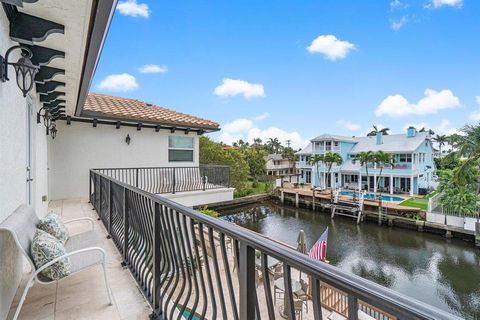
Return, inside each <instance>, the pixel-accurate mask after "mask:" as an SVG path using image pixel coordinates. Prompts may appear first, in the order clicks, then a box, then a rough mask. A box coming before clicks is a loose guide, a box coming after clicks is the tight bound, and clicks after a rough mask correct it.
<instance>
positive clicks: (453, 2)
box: [425, 0, 463, 9]
mask: <svg viewBox="0 0 480 320" xmlns="http://www.w3.org/2000/svg"><path fill="white" fill-rule="evenodd" d="M462 5H463V0H430V1H429V2H428V3H427V4H426V5H425V8H429V9H438V8H441V7H457V8H461V7H462Z"/></svg>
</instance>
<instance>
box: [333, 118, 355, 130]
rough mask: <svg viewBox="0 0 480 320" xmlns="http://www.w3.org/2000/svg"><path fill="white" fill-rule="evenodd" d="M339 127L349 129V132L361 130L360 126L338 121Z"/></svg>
mask: <svg viewBox="0 0 480 320" xmlns="http://www.w3.org/2000/svg"><path fill="white" fill-rule="evenodd" d="M337 125H338V126H340V127H342V128H344V129H347V130H348V131H357V130H359V129H360V125H359V124H357V123H353V122H350V121H346V120H338V121H337Z"/></svg>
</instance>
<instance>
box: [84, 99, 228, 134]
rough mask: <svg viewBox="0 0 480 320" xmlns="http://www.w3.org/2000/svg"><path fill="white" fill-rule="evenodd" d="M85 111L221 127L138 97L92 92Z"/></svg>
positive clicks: (139, 119) (133, 118)
mask: <svg viewBox="0 0 480 320" xmlns="http://www.w3.org/2000/svg"><path fill="white" fill-rule="evenodd" d="M83 111H84V112H85V113H86V114H87V115H88V116H92V113H95V115H96V114H99V117H101V116H103V117H105V118H115V119H125V120H130V121H146V122H150V123H158V124H160V125H172V126H182V127H193V128H203V129H207V130H208V129H210V130H216V129H219V127H220V126H219V124H218V123H216V122H214V121H210V120H206V119H202V118H199V117H195V116H192V115H188V114H185V113H180V112H177V111H173V110H170V109H167V108H163V107H159V106H156V105H153V104H149V103H146V102H143V101H139V100H136V99H128V98H121V97H114V96H109V95H105V94H99V93H92V92H90V93H89V94H88V97H87V101H86V102H85V106H84V107H83Z"/></svg>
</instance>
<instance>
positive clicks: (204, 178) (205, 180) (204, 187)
mask: <svg viewBox="0 0 480 320" xmlns="http://www.w3.org/2000/svg"><path fill="white" fill-rule="evenodd" d="M202 189H203V191H205V190H206V189H207V176H202Z"/></svg>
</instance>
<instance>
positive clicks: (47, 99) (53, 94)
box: [40, 91, 65, 103]
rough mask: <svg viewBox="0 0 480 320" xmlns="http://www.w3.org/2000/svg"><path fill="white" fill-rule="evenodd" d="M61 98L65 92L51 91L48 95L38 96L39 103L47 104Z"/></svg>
mask: <svg viewBox="0 0 480 320" xmlns="http://www.w3.org/2000/svg"><path fill="white" fill-rule="evenodd" d="M61 96H65V92H61V91H53V92H51V93H49V94H41V95H40V102H46V103H49V102H52V101H55V100H56V99H57V98H59V97H61Z"/></svg>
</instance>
